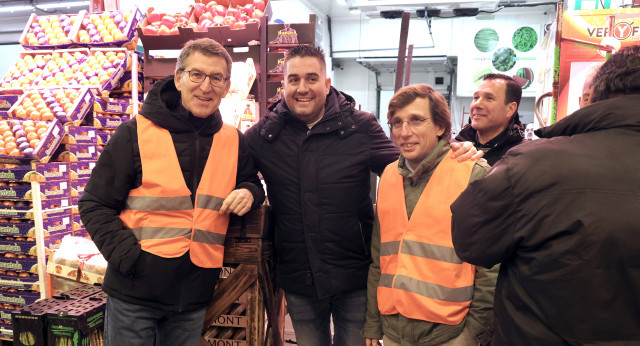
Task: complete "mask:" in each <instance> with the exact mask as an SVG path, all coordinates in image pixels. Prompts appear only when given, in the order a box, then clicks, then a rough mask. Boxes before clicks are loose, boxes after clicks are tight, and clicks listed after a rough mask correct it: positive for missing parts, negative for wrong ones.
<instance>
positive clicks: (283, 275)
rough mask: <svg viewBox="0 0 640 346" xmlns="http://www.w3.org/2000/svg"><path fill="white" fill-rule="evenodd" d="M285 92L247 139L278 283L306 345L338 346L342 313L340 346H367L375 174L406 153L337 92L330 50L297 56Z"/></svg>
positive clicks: (288, 67) (303, 49)
mask: <svg viewBox="0 0 640 346" xmlns="http://www.w3.org/2000/svg"><path fill="white" fill-rule="evenodd" d="M284 89H285V90H284V97H283V99H281V100H280V101H279V102H277V103H276V104H274V105H273V106H272V107H271V108H270V112H269V114H268V115H267V116H266V117H264V118H262V119H260V121H259V123H258V124H256V125H254V126H253V127H252V128H250V129H249V130H248V131H247V132H246V133H245V135H246V137H247V141H248V143H249V146H250V148H251V151H252V153H253V155H254V159H255V162H256V166H257V168H258V170H259V171H260V172H261V173H262V175H263V177H264V179H265V182H266V184H267V197H268V200H269V203H270V205H271V208H272V211H273V213H274V221H275V237H276V252H277V258H278V262H277V263H278V270H277V272H278V283H279V284H280V286H281V287H282V288H283V289H284V291H285V297H286V300H287V309H288V311H289V314H290V317H291V320H292V322H293V328H294V330H295V333H296V341H297V342H298V345H301V346H309V345H331V344H332V340H331V334H330V320H331V319H330V318H331V316H333V323H334V330H335V338H334V339H333V345H336V346H357V345H364V342H365V340H364V338H363V337H362V336H361V335H360V331H361V329H362V328H363V326H364V322H365V313H366V299H367V298H366V297H367V295H366V287H367V273H368V269H369V264H370V263H371V255H370V252H369V251H370V246H371V229H372V224H373V208H372V202H371V196H370V191H371V186H370V172H375V173H377V174H381V173H382V172H383V170H384V168H385V167H386V165H387V164H389V163H390V162H393V161H395V160H396V159H397V158H398V156H399V151H398V149H397V147H396V146H395V145H394V144H393V143H392V142H391V141H390V140H389V138H388V137H387V136H386V134H385V133H384V132H383V130H382V128H381V127H380V125H379V124H378V121H377V120H376V118H375V117H374V116H373V115H372V114H369V113H366V112H362V111H359V110H357V109H355V108H354V106H355V101H354V100H353V98H352V97H351V96H349V95H347V94H344V93H342V92H340V91H338V90H336V89H335V88H333V87H331V79H330V78H327V77H326V66H325V60H324V53H323V52H322V49H320V48H311V47H308V46H297V47H294V48H292V49H291V50H289V53H288V54H287V57H286V59H285V80H284ZM469 148H472V146H471V143H467V145H465V147H464V148H463V149H461V150H459V152H465V151H467V150H469ZM475 153H476V151H475V149H473V150H471V151H469V152H468V153H467V154H465V155H464V158H468V157H470V156H471V155H472V154H475ZM458 154H460V153H458Z"/></svg>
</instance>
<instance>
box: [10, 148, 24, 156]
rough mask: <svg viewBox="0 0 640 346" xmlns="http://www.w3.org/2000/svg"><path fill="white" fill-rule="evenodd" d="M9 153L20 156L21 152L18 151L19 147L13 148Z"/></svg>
mask: <svg viewBox="0 0 640 346" xmlns="http://www.w3.org/2000/svg"><path fill="white" fill-rule="evenodd" d="M9 155H11V156H22V152H21V151H20V149H18V148H15V149H13V150H11V152H10V153H9Z"/></svg>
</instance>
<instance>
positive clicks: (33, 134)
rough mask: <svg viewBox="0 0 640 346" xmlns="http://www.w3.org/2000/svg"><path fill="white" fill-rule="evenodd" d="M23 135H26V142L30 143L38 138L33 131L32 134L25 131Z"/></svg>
mask: <svg viewBox="0 0 640 346" xmlns="http://www.w3.org/2000/svg"><path fill="white" fill-rule="evenodd" d="M25 133H26V135H27V140H28V141H29V142H31V141H32V140H34V139H36V138H38V134H37V133H35V131H34V132H28V133H27V131H25Z"/></svg>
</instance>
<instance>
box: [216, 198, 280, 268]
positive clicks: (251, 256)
mask: <svg viewBox="0 0 640 346" xmlns="http://www.w3.org/2000/svg"><path fill="white" fill-rule="evenodd" d="M272 239H273V225H272V223H271V210H270V208H269V207H268V206H262V207H260V208H258V209H255V210H252V211H251V212H249V213H247V214H246V215H245V216H236V215H232V216H231V218H230V219H229V228H228V230H227V237H226V239H225V243H224V260H223V261H224V264H225V265H233V264H258V263H262V262H264V261H268V260H271V259H273V258H274V248H273V240H272Z"/></svg>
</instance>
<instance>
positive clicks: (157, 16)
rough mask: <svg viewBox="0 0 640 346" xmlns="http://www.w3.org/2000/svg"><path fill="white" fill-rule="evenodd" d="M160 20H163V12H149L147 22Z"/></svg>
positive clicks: (151, 22)
mask: <svg viewBox="0 0 640 346" xmlns="http://www.w3.org/2000/svg"><path fill="white" fill-rule="evenodd" d="M160 21H162V14H160V13H153V12H149V14H147V22H149V24H153V23H158V22H160Z"/></svg>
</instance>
